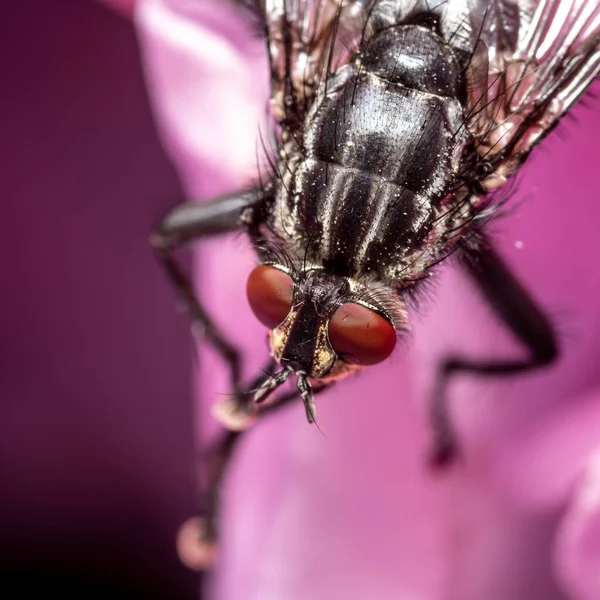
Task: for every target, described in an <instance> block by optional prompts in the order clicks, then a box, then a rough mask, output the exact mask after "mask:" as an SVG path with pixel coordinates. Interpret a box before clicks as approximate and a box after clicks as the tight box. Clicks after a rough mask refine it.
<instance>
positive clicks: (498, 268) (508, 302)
mask: <svg viewBox="0 0 600 600" xmlns="http://www.w3.org/2000/svg"><path fill="white" fill-rule="evenodd" d="M460 259H461V263H462V266H463V267H464V269H465V270H466V272H467V273H468V274H469V275H470V276H471V277H472V278H473V281H474V282H475V284H476V285H477V287H478V288H479V290H480V292H481V293H482V295H483V297H484V298H485V300H486V301H487V302H488V304H489V305H490V306H491V308H492V310H493V311H494V313H495V314H496V315H497V316H498V317H499V318H500V319H501V321H502V323H503V324H504V325H506V326H507V327H508V328H509V329H510V330H511V331H512V333H513V334H514V335H515V337H516V338H517V339H519V340H520V341H521V342H522V343H523V345H524V346H525V347H526V348H527V350H528V351H529V357H528V358H524V359H512V360H510V359H507V360H499V359H493V360H492V359H490V360H474V359H470V358H467V357H463V356H448V357H447V358H446V359H445V360H444V361H443V362H442V363H441V365H440V366H439V369H438V373H437V380H436V387H435V389H434V395H433V398H432V402H431V407H430V410H431V414H430V418H431V422H432V426H433V434H434V440H433V447H432V451H431V455H430V461H431V463H432V465H433V466H438V467H443V466H446V465H449V464H450V463H451V462H452V461H453V459H455V458H456V457H457V454H458V444H457V439H456V435H455V434H454V431H453V427H452V422H451V419H450V416H449V413H448V405H447V398H446V392H447V388H448V384H449V382H450V379H451V378H452V377H453V376H454V375H457V374H460V373H468V374H472V375H479V376H483V377H487V376H504V375H512V374H516V373H522V372H526V371H530V370H532V369H537V368H540V367H544V366H546V365H549V364H551V363H552V362H553V361H554V360H556V358H557V356H558V346H557V340H556V336H555V333H554V331H553V328H552V325H551V323H550V321H549V320H548V318H547V317H546V316H545V315H544V313H543V311H542V309H541V308H540V307H539V306H538V304H537V303H536V302H535V300H534V299H533V298H532V297H531V296H530V295H529V293H528V292H527V290H526V289H525V288H524V287H523V286H522V285H521V283H520V282H519V281H518V280H517V279H516V277H515V276H514V275H513V274H512V273H511V272H510V270H509V268H508V267H507V265H506V264H505V263H504V261H503V260H502V259H501V258H500V256H498V254H497V253H496V251H495V250H494V249H493V247H492V246H491V245H490V243H489V242H488V241H487V240H485V239H483V238H481V237H480V238H479V243H478V244H477V245H476V246H474V245H471V246H466V247H464V248H462V249H461V250H460Z"/></svg>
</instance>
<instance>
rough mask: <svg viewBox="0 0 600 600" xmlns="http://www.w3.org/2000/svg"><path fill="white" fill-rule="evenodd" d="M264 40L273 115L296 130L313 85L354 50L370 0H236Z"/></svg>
mask: <svg viewBox="0 0 600 600" xmlns="http://www.w3.org/2000/svg"><path fill="white" fill-rule="evenodd" d="M237 1H238V3H241V4H244V5H246V6H247V7H249V8H250V9H251V10H252V12H254V14H255V15H256V17H257V20H258V22H259V27H260V28H261V29H262V33H263V34H264V36H265V38H266V40H267V49H268V52H269V63H270V68H271V108H272V112H273V116H274V117H275V119H276V120H277V121H279V123H281V124H282V125H284V126H285V127H286V128H287V129H288V130H290V131H292V132H293V131H294V130H297V129H298V128H300V126H301V125H302V122H303V121H304V117H305V116H306V113H307V112H308V109H309V108H310V105H311V103H312V101H313V99H314V96H315V93H316V89H317V87H318V86H319V84H320V83H321V82H322V81H325V80H326V78H327V75H328V74H329V73H333V72H335V71H336V70H337V69H338V68H339V67H340V66H341V65H342V64H344V63H345V62H347V61H348V58H349V57H350V55H351V54H352V53H353V52H354V51H355V50H356V49H357V47H358V46H357V45H358V43H359V42H360V39H361V37H362V28H363V27H364V24H365V22H366V12H367V11H368V5H369V4H372V3H373V0H237Z"/></svg>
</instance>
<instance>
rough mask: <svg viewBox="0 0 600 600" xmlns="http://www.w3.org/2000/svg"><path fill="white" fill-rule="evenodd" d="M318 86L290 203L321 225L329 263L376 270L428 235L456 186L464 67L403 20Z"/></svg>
mask: <svg viewBox="0 0 600 600" xmlns="http://www.w3.org/2000/svg"><path fill="white" fill-rule="evenodd" d="M322 86H323V89H322V90H321V94H320V95H319V96H318V100H317V102H316V103H315V105H314V108H313V111H312V113H311V115H310V117H309V119H308V120H307V123H308V125H307V127H306V129H305V135H304V152H305V156H306V158H305V160H304V161H303V163H302V164H301V165H300V167H299V169H298V171H297V172H296V176H295V178H294V185H293V190H294V197H295V200H294V201H295V202H298V203H299V205H300V209H301V210H300V211H299V214H301V215H304V217H305V219H306V222H305V223H304V226H305V229H306V231H307V232H312V231H315V230H316V229H318V230H320V231H321V236H320V237H321V239H320V250H321V254H322V256H321V258H322V259H323V261H324V262H325V263H328V264H329V265H330V266H331V265H333V267H334V268H335V270H337V271H339V272H357V271H365V270H366V271H370V270H373V269H375V270H379V268H378V265H380V266H382V267H385V266H386V265H385V263H387V262H389V261H397V260H399V259H401V256H402V255H403V254H406V253H407V252H410V251H411V250H414V248H415V247H418V246H419V245H420V244H421V243H422V242H423V241H424V240H425V238H426V237H427V235H428V233H429V230H430V229H431V221H432V218H431V217H432V214H433V211H434V209H435V206H436V203H437V202H438V201H439V200H440V199H441V198H442V197H444V196H445V195H446V194H447V192H448V189H449V186H450V185H451V184H452V182H453V178H454V174H455V173H456V171H457V169H458V167H459V164H460V156H461V153H462V149H463V145H464V143H465V139H464V135H462V136H461V135H456V132H457V131H459V130H460V129H461V127H460V125H461V123H462V119H463V118H464V117H463V108H462V104H461V99H460V98H461V96H462V94H463V90H464V84H463V81H462V79H461V75H460V69H459V67H458V64H457V62H456V59H455V57H454V55H453V53H452V50H451V49H450V48H449V47H448V46H447V44H445V43H444V42H443V41H442V40H441V39H440V38H439V37H438V36H437V35H436V34H435V33H434V32H432V31H430V30H428V29H426V28H424V27H420V26H414V25H409V26H399V27H396V28H391V29H387V30H385V31H382V32H379V33H378V34H376V35H374V36H373V37H372V38H371V39H370V40H369V42H368V44H367V47H366V49H364V50H363V51H362V52H359V53H358V54H357V55H356V57H355V59H354V60H353V62H352V63H350V64H349V65H348V66H347V67H346V68H345V69H344V70H343V72H338V73H337V74H336V75H334V76H333V77H331V78H330V79H329V80H328V81H327V82H326V84H322ZM313 237H314V236H313ZM382 261H383V262H382Z"/></svg>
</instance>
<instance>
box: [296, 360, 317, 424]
mask: <svg viewBox="0 0 600 600" xmlns="http://www.w3.org/2000/svg"><path fill="white" fill-rule="evenodd" d="M296 377H298V391H299V392H300V396H301V397H302V402H303V403H304V408H305V410H306V419H307V420H308V422H309V423H314V422H315V415H316V406H315V398H314V395H313V391H312V385H311V384H310V381H309V380H308V375H307V374H306V371H296Z"/></svg>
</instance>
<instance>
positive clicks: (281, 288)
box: [246, 265, 294, 329]
mask: <svg viewBox="0 0 600 600" xmlns="http://www.w3.org/2000/svg"><path fill="white" fill-rule="evenodd" d="M293 292H294V283H293V281H292V280H291V278H290V277H289V275H286V274H285V273H284V272H283V271H280V270H279V269H276V268H275V267H270V266H269V265H260V266H258V267H255V268H254V269H252V271H251V272H250V275H249V276H248V283H247V284H246V294H247V296H248V302H249V303H250V308H251V309H252V312H253V313H254V315H255V316H256V318H257V319H258V320H259V321H260V322H261V323H262V324H263V325H265V326H266V327H268V328H269V329H275V327H277V326H278V325H279V324H280V323H282V322H283V321H284V320H285V318H286V317H287V315H288V313H289V312H290V309H291V308H292V300H293V296H294V293H293Z"/></svg>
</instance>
